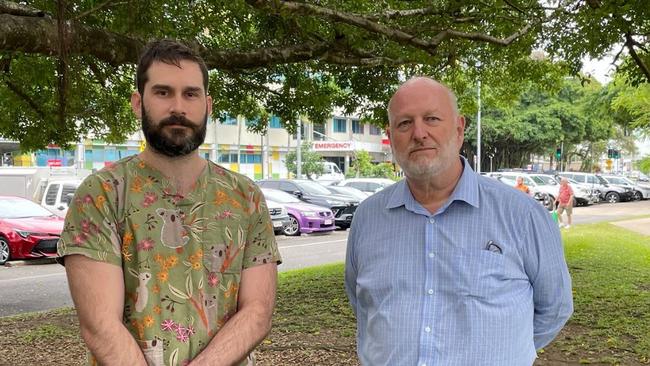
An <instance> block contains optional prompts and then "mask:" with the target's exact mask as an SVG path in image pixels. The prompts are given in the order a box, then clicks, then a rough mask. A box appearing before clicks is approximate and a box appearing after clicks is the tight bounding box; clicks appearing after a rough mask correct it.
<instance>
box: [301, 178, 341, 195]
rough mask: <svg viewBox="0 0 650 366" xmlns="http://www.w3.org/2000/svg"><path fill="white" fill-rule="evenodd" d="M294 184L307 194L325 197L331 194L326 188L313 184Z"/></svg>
mask: <svg viewBox="0 0 650 366" xmlns="http://www.w3.org/2000/svg"><path fill="white" fill-rule="evenodd" d="M296 184H297V185H299V186H300V188H301V189H302V190H304V191H305V192H307V193H309V194H316V195H325V196H329V195H331V194H332V192H330V191H328V190H327V188H325V187H323V186H321V185H320V184H318V183H315V182H309V181H300V182H296Z"/></svg>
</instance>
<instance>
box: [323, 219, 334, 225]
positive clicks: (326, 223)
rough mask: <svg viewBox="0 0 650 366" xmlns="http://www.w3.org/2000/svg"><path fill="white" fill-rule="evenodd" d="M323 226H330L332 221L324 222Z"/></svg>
mask: <svg viewBox="0 0 650 366" xmlns="http://www.w3.org/2000/svg"><path fill="white" fill-rule="evenodd" d="M324 224H325V225H332V220H325V222H324Z"/></svg>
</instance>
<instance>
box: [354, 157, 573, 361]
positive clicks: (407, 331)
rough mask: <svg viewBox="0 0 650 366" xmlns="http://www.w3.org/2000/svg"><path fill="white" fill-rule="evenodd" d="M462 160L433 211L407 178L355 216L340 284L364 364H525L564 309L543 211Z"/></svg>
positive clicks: (557, 259)
mask: <svg viewBox="0 0 650 366" xmlns="http://www.w3.org/2000/svg"><path fill="white" fill-rule="evenodd" d="M462 161H463V163H464V170H463V173H462V175H461V178H460V180H459V182H458V184H457V185H456V187H455V189H454V191H453V193H452V195H451V197H450V198H449V200H448V201H447V202H446V203H445V204H444V205H443V206H442V207H441V208H440V209H439V210H438V211H437V212H436V213H435V214H431V213H429V212H428V211H427V210H426V209H425V208H424V207H422V205H420V204H419V203H418V202H417V201H416V200H415V199H414V198H413V195H412V194H411V191H410V190H409V188H408V185H407V184H406V181H405V180H402V181H400V182H398V183H396V184H394V185H392V186H390V187H388V188H386V189H384V190H382V191H381V192H378V193H376V194H374V195H372V196H371V197H369V198H368V199H366V200H365V201H364V202H363V203H362V204H361V205H360V206H359V208H358V209H357V211H356V212H355V215H354V220H353V222H352V229H351V231H350V235H349V238H348V249H347V258H346V266H345V285H346V291H347V293H348V297H349V298H350V302H351V304H352V307H353V310H354V312H355V314H356V317H357V348H358V354H359V359H360V361H361V363H362V365H372V366H378V365H391V366H393V365H400V366H405V365H418V366H433V365H444V366H454V365H457V366H470V365H471V366H478V365H486V366H488V365H489V366H500V365H503V366H519V365H521V366H523V365H531V364H532V363H533V361H534V359H535V357H536V349H539V348H542V347H544V346H545V345H547V344H548V343H549V342H550V341H551V340H552V339H553V338H554V337H555V336H556V335H557V333H558V332H559V331H560V329H561V328H562V326H563V325H564V323H565V322H566V321H567V319H568V318H569V316H570V315H571V313H572V311H573V299H572V294H571V279H570V277H569V272H568V269H567V265H566V262H565V260H564V253H563V249H562V242H561V238H560V233H559V230H558V227H557V225H556V224H555V223H554V222H553V220H552V219H551V215H549V213H548V212H547V211H546V210H545V209H544V208H543V207H542V206H541V205H540V204H538V203H537V202H536V201H535V200H533V199H532V198H530V197H528V196H527V195H526V194H524V193H522V192H519V191H517V190H515V189H514V188H511V187H507V186H506V185H504V184H503V183H500V182H498V181H496V180H492V179H490V178H485V177H482V176H480V175H478V174H476V173H474V172H473V171H472V170H471V168H469V164H468V163H467V161H466V160H465V159H464V158H462Z"/></svg>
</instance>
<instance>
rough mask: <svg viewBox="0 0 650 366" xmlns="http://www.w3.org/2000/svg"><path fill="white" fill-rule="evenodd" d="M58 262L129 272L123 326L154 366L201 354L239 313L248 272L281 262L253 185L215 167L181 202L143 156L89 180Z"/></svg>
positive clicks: (77, 202)
mask: <svg viewBox="0 0 650 366" xmlns="http://www.w3.org/2000/svg"><path fill="white" fill-rule="evenodd" d="M58 254H59V255H60V256H65V255H70V254H81V255H84V256H87V257H89V258H92V259H94V260H98V261H102V262H108V263H112V264H114V265H117V266H120V267H122V269H123V271H124V285H125V300H124V324H125V326H126V327H127V329H128V330H129V331H130V332H131V334H132V335H133V337H134V338H135V339H136V340H137V342H138V343H139V344H140V347H141V348H142V350H143V353H144V355H145V358H146V359H147V362H148V363H149V365H150V366H151V365H167V366H176V365H184V364H186V363H187V362H189V361H190V360H191V359H192V358H194V357H195V356H196V355H197V354H199V353H200V352H201V350H203V348H205V346H206V345H207V344H208V343H209V342H210V340H211V339H212V337H214V335H215V334H216V333H217V332H218V331H219V329H220V328H221V327H222V326H223V325H224V324H225V323H226V322H227V321H228V319H229V318H230V317H231V316H232V315H233V314H234V313H235V312H236V311H237V297H238V289H239V282H240V279H241V272H242V270H243V269H246V268H249V267H253V266H256V265H260V264H264V263H269V262H276V263H280V260H281V259H280V255H279V253H278V249H277V244H276V242H275V237H274V234H273V226H272V223H271V219H270V217H269V213H268V209H267V207H266V203H265V201H264V199H263V196H262V194H261V192H260V190H259V189H258V188H257V186H256V185H255V184H254V183H253V182H252V181H251V180H250V179H248V178H246V177H244V176H242V175H239V174H237V173H233V172H231V171H229V170H226V169H224V168H222V167H220V166H219V165H216V164H214V163H212V162H208V165H207V167H206V169H205V170H204V171H203V173H202V174H201V176H200V177H199V179H198V180H197V183H196V184H195V186H194V187H193V190H192V191H191V192H190V193H189V194H188V195H186V196H185V197H181V196H179V195H177V194H175V188H174V187H173V185H172V184H171V183H170V182H169V181H168V180H167V179H166V178H165V177H164V176H163V175H162V173H160V172H159V171H157V170H155V169H153V168H152V167H149V166H147V165H146V164H145V163H144V162H143V161H142V160H140V159H139V158H138V157H137V156H132V157H128V158H125V159H122V160H120V161H118V162H116V163H115V164H114V165H112V166H110V167H107V168H105V169H103V170H101V171H99V172H98V173H96V174H93V175H91V176H89V177H88V178H86V180H84V182H83V184H82V185H81V186H80V187H79V188H78V190H77V192H76V194H75V197H74V199H73V203H72V204H71V206H70V208H69V210H68V215H67V217H66V222H65V228H64V230H63V234H62V235H61V240H60V241H59V246H58ZM251 358H252V357H249V360H248V362H250V359H251ZM90 361H91V362H92V361H93V360H90ZM242 364H244V365H245V364H247V361H244V362H243V363H242Z"/></svg>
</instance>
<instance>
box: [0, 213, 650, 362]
mask: <svg viewBox="0 0 650 366" xmlns="http://www.w3.org/2000/svg"><path fill="white" fill-rule="evenodd" d="M563 238H564V243H565V250H566V256H567V262H568V263H569V270H570V272H571V275H572V278H573V286H574V301H575V313H574V315H573V317H572V318H571V320H570V321H569V323H568V325H567V326H566V327H565V329H564V330H563V331H562V333H560V335H559V336H558V338H557V339H556V340H555V341H554V342H553V343H552V344H551V345H550V346H549V347H547V348H546V349H545V350H544V351H543V352H541V353H540V358H539V360H538V361H537V362H536V363H535V365H579V364H597V365H647V364H650V237H647V236H641V235H637V234H635V233H632V232H630V231H627V230H625V229H621V228H619V227H616V226H613V225H610V224H607V223H602V224H591V225H578V226H574V227H572V228H571V229H570V230H564V231H563ZM76 327H77V323H76V319H75V317H74V312H73V311H72V310H59V311H55V312H48V313H39V314H27V315H21V316H17V317H9V318H0V365H4V364H5V363H3V362H6V361H7V360H11V361H10V362H9V363H7V364H11V365H14V364H15V365H17V364H27V365H32V364H36V363H38V364H40V365H41V366H44V365H67V364H70V365H75V364H79V363H80V360H81V359H82V358H83V353H84V352H85V351H84V349H83V347H82V346H81V345H80V344H79V342H80V339H79V338H78V335H77V330H76ZM354 332H355V324H354V317H353V315H352V312H351V310H350V307H349V305H348V302H347V298H346V296H345V293H344V290H343V265H342V264H335V265H328V266H321V267H313V268H308V269H304V270H299V271H291V272H285V273H281V274H280V281H279V287H278V300H277V307H276V311H275V315H274V323H273V330H272V332H271V334H270V335H269V337H267V339H266V340H265V341H264V342H263V343H262V344H261V345H260V346H259V347H258V352H257V354H258V364H261V365H356V364H357V362H356V356H355V340H354ZM34 349H47V354H46V355H47V356H46V357H43V358H37V356H36V353H35V352H33V350H34ZM59 350H60V351H59ZM61 360H65V361H64V362H62V361H61ZM67 362H69V363H67Z"/></svg>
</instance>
